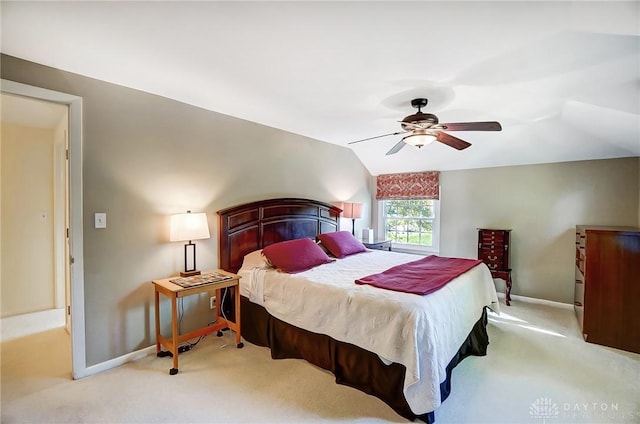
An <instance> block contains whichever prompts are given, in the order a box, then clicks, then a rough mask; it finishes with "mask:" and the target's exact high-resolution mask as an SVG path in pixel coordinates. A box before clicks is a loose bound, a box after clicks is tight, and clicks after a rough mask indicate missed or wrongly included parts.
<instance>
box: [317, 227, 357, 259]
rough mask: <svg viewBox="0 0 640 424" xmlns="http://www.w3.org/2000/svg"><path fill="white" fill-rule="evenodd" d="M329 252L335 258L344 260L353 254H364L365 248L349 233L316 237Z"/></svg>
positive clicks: (338, 232) (340, 232) (326, 234)
mask: <svg viewBox="0 0 640 424" xmlns="http://www.w3.org/2000/svg"><path fill="white" fill-rule="evenodd" d="M318 240H320V241H321V242H322V244H324V246H325V247H326V248H327V250H328V251H329V252H331V254H332V255H333V256H335V257H336V258H344V257H345V256H349V255H353V254H354V253H360V252H366V251H367V248H366V247H364V244H362V243H360V241H358V240H357V239H356V238H355V237H354V236H353V235H351V233H350V232H349V231H336V232H334V233H324V234H320V235H319V236H318Z"/></svg>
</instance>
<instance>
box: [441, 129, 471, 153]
mask: <svg viewBox="0 0 640 424" xmlns="http://www.w3.org/2000/svg"><path fill="white" fill-rule="evenodd" d="M438 141H439V142H440V143H444V144H446V145H447V146H451V147H453V148H454V149H458V150H464V149H466V148H467V147H469V146H471V143H467V142H466V141H464V140H460V139H459V138H458V137H454V136H452V135H451V134H447V133H445V132H439V133H438Z"/></svg>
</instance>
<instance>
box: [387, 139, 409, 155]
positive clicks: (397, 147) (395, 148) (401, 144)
mask: <svg viewBox="0 0 640 424" xmlns="http://www.w3.org/2000/svg"><path fill="white" fill-rule="evenodd" d="M406 144H407V143H405V142H404V140H400V141H398V144H396V145H395V146H393V147H392V148H391V150H389V151H388V152H387V156H389V155H393V154H395V153H398V152H399V151H400V149H402V148H403V147H404V146H405V145H406Z"/></svg>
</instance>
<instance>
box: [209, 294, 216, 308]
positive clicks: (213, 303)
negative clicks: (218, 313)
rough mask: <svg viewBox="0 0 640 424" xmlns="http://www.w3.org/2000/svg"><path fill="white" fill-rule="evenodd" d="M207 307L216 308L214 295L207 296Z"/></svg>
mask: <svg viewBox="0 0 640 424" xmlns="http://www.w3.org/2000/svg"><path fill="white" fill-rule="evenodd" d="M209 308H210V309H215V308H216V297H215V296H211V297H210V298H209Z"/></svg>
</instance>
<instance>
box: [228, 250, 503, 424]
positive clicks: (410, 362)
mask: <svg viewBox="0 0 640 424" xmlns="http://www.w3.org/2000/svg"><path fill="white" fill-rule="evenodd" d="M419 258H420V257H418V256H415V255H409V254H403V253H396V252H383V251H378V250H372V251H367V252H366V253H361V254H356V255H352V256H348V257H346V258H344V259H338V260H337V261H335V262H332V263H329V264H326V265H321V266H319V267H316V268H313V269H311V270H309V271H305V272H303V273H299V274H285V273H281V272H277V271H275V270H273V269H269V270H265V269H259V268H249V267H247V268H242V269H241V270H240V271H239V272H238V273H239V274H240V275H241V276H242V279H241V280H240V292H241V293H242V295H244V296H246V297H248V298H249V299H250V300H251V301H253V302H255V303H258V304H261V305H262V306H264V307H265V309H266V310H267V311H268V312H269V313H270V314H271V315H273V316H274V317H276V318H278V319H280V320H282V321H285V322H287V323H289V324H292V325H295V326H296V327H299V328H302V329H305V330H308V331H312V332H314V333H321V334H326V335H328V336H331V337H333V338H334V339H336V340H340V341H343V342H348V343H351V344H355V345H357V346H360V347H361V348H363V349H366V350H368V351H370V352H373V353H376V354H377V355H379V356H380V357H381V358H382V359H384V360H387V361H390V362H397V363H400V364H402V365H404V366H405V367H406V369H407V371H406V376H405V381H404V395H405V397H406V399H407V402H408V404H409V406H410V407H411V410H412V411H413V412H414V413H415V414H417V415H419V414H424V413H427V412H431V411H434V410H435V409H436V408H437V407H438V406H440V403H441V399H440V383H442V382H443V381H444V380H445V379H446V375H447V374H446V366H447V364H448V363H449V362H450V361H451V359H452V358H453V356H454V355H455V353H456V352H457V351H458V349H459V348H460V346H462V343H463V342H464V341H465V339H466V338H467V336H468V334H469V333H470V332H471V330H472V328H473V326H474V324H475V323H476V322H477V321H478V319H479V318H480V316H481V314H482V309H483V307H484V306H490V307H491V309H493V310H494V311H496V312H499V311H498V298H497V295H496V290H495V286H494V284H493V280H492V278H491V273H490V272H489V269H488V268H487V267H486V265H484V264H480V265H478V266H476V267H474V268H472V269H471V270H469V271H468V272H466V273H465V274H463V275H461V276H460V277H458V278H456V279H454V280H453V281H451V282H450V283H449V284H447V285H446V286H445V287H443V288H442V289H440V290H438V291H436V292H434V293H431V294H429V295H427V296H419V295H415V294H409V293H400V292H394V291H390V290H382V289H378V288H375V287H372V286H369V285H356V284H355V283H354V281H355V280H356V279H357V278H360V277H364V276H367V275H371V274H375V273H379V272H382V271H384V270H386V269H388V268H390V267H392V266H395V265H398V264H401V263H405V262H411V261H414V260H417V259H419Z"/></svg>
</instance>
